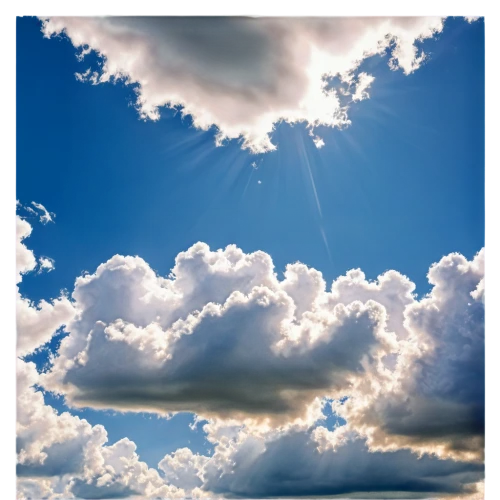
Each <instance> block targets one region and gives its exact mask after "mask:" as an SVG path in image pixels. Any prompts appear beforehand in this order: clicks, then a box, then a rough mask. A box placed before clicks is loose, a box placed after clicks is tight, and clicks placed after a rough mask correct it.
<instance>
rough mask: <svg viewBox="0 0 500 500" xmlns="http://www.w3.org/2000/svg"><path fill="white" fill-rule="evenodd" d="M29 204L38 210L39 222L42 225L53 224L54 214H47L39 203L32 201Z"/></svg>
mask: <svg viewBox="0 0 500 500" xmlns="http://www.w3.org/2000/svg"><path fill="white" fill-rule="evenodd" d="M31 204H32V205H33V206H34V207H35V208H36V209H37V210H38V212H39V214H38V215H39V217H40V222H41V223H42V224H48V223H49V222H54V217H55V214H54V213H52V212H49V211H48V210H47V209H46V208H45V207H44V206H43V205H42V204H41V203H36V202H34V201H32V202H31Z"/></svg>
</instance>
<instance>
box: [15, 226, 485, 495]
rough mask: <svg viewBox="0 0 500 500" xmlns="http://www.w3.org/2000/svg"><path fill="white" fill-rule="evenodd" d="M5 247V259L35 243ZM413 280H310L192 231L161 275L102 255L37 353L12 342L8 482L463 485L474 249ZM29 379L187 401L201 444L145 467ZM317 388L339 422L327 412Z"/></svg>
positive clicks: (468, 480)
mask: <svg viewBox="0 0 500 500" xmlns="http://www.w3.org/2000/svg"><path fill="white" fill-rule="evenodd" d="M25 222H26V221H22V220H21V222H20V224H19V227H20V233H19V234H20V235H26V234H29V232H30V230H31V229H30V227H28V226H29V224H28V226H27V225H26V224H25ZM19 238H20V239H19V242H20V247H19V249H20V250H19V251H20V252H21V255H24V256H25V257H26V256H28V254H29V252H30V250H29V249H28V248H26V247H25V245H24V244H23V239H24V236H22V237H21V236H20V237H19ZM23 262H24V264H23V265H21V266H18V272H19V273H21V276H22V273H23V271H24V270H26V269H30V270H32V269H33V265H34V264H33V262H34V263H35V265H36V259H35V258H34V256H33V259H30V258H29V257H27V258H26V259H25V260H24V261H23ZM429 281H430V283H431V284H432V285H433V289H432V291H431V292H430V293H429V294H428V295H427V296H426V297H424V298H422V299H420V300H417V298H416V296H415V295H414V293H413V292H414V288H415V287H414V284H413V283H412V282H411V281H410V280H409V279H408V278H406V277H405V276H403V275H401V274H400V273H398V272H396V271H387V272H386V273H384V274H382V275H381V276H379V278H378V279H377V280H376V281H367V280H366V278H365V276H364V274H363V273H362V272H361V271H360V270H351V271H349V272H348V273H346V275H345V276H341V277H339V278H338V279H337V280H335V281H334V282H333V284H332V286H331V289H330V290H329V291H327V289H326V283H325V281H324V279H323V277H322V275H321V273H320V272H319V271H316V270H314V269H311V268H308V267H307V266H305V265H303V264H300V263H296V264H291V265H289V266H287V268H286V271H285V273H284V276H283V278H282V279H279V277H278V276H277V274H276V273H275V272H274V267H273V263H272V260H271V258H270V256H269V255H267V254H266V253H264V252H260V251H259V252H255V253H252V254H245V253H244V252H243V251H242V250H240V249H238V248H237V247H235V246H234V245H233V246H229V247H227V248H226V249H225V250H218V251H211V250H210V249H209V247H208V246H207V245H205V244H203V243H197V244H196V245H193V247H191V248H190V249H189V250H187V251H186V252H181V253H180V254H179V255H178V256H177V258H176V261H175V266H174V268H173V269H172V273H171V274H170V276H169V277H168V278H162V277H159V276H157V275H156V274H155V273H154V271H153V270H152V269H151V268H150V267H149V266H148V265H147V264H146V262H145V261H144V260H142V259H140V258H139V257H122V256H114V257H113V258H111V259H110V260H109V261H108V262H106V263H104V264H101V265H100V266H99V267H98V269H97V270H96V272H95V273H93V274H87V275H85V276H81V277H79V278H78V279H77V280H76V283H75V289H74V291H73V294H72V301H73V302H69V299H67V300H68V303H69V304H70V307H71V308H72V319H71V320H69V321H68V330H69V331H70V333H69V335H68V336H67V337H66V338H65V339H63V340H62V342H61V346H60V348H59V353H58V355H59V356H58V357H57V358H56V359H55V360H54V363H53V366H52V369H51V371H50V372H48V373H38V372H37V370H36V367H35V365H34V364H33V363H27V362H25V361H22V360H21V359H19V360H18V365H17V371H18V408H17V418H18V423H17V436H18V438H17V452H18V465H17V473H18V478H19V479H18V496H19V498H22V499H28V498H54V499H55V498H121V497H129V496H130V497H134V496H136V497H144V498H150V497H153V498H154V497H160V498H161V497H163V498H165V497H166V498H184V497H186V495H188V496H191V497H192V498H226V497H244V498H266V497H270V496H274V497H291V496H298V495H301V496H309V497H318V496H322V495H325V496H326V495H330V496H331V495H339V496H341V497H344V498H346V497H349V498H360V497H362V498H388V497H390V498H410V497H411V498H429V497H443V498H446V497H449V496H450V495H452V496H454V497H457V498H461V499H466V498H467V499H470V500H473V499H474V500H477V499H478V498H480V495H481V491H482V489H483V487H484V483H483V478H484V465H483V463H482V458H483V457H482V453H483V447H484V441H483V440H484V420H482V419H484V415H483V413H482V412H483V411H484V372H483V370H484V251H481V252H479V253H478V254H477V255H476V256H475V258H474V259H473V260H471V261H467V259H465V258H464V257H463V256H461V255H459V254H450V255H448V256H446V257H443V259H441V261H440V262H438V263H436V264H434V265H433V266H432V267H431V268H430V271H429ZM26 300H27V299H26ZM42 319H43V318H42V314H40V315H39V316H38V321H40V322H41V323H42V324H43V321H42ZM36 323H37V322H36V321H34V325H36ZM47 331H48V330H47ZM19 335H20V336H21V335H24V333H23V332H22V331H20V333H19ZM28 336H29V333H28ZM123 367H125V369H124V368H123ZM39 387H44V388H46V389H50V390H55V391H57V392H60V393H61V394H63V395H64V396H65V397H66V400H67V402H68V403H69V404H73V405H75V406H77V405H85V404H89V405H91V406H95V407H107V408H115V409H123V410H131V411H139V410H140V411H142V410H143V409H144V408H148V409H150V410H153V411H157V412H160V413H161V412H167V411H178V410H179V409H183V410H187V411H192V412H196V413H198V414H199V417H198V419H199V420H200V419H201V420H203V419H205V420H207V423H206V424H205V425H204V426H203V429H204V431H205V432H206V434H207V439H208V440H209V441H210V442H211V443H212V444H213V445H214V453H213V454H212V455H210V456H203V455H199V454H196V453H193V451H192V450H190V449H188V448H181V449H178V450H176V451H175V452H173V453H171V454H169V455H167V456H165V457H164V458H163V459H162V460H161V461H160V463H159V464H158V469H154V468H151V467H148V465H147V464H145V463H144V462H141V461H140V458H139V456H138V454H137V449H136V445H135V443H133V442H132V441H131V440H129V439H128V438H123V439H121V440H119V441H117V442H116V443H114V444H111V445H108V444H107V433H106V430H105V429H104V428H103V427H102V426H100V425H97V426H92V425H90V424H89V423H88V422H87V421H86V420H84V419H81V418H79V417H78V416H75V415H71V414H70V413H68V412H64V413H58V412H56V411H55V410H54V409H53V408H52V407H50V406H48V405H46V404H45V401H44V395H43V393H42V392H41V391H40V390H39ZM332 400H333V401H332ZM330 404H331V405H332V409H333V410H334V412H335V413H336V415H337V416H341V417H342V418H343V419H345V421H346V422H345V424H344V423H343V424H342V425H340V426H339V424H337V425H336V426H334V427H333V428H332V427H331V426H329V424H327V421H326V416H325V414H324V411H325V407H326V405H330ZM352 464H356V466H355V467H353V465H352Z"/></svg>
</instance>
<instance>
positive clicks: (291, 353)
mask: <svg viewBox="0 0 500 500" xmlns="http://www.w3.org/2000/svg"><path fill="white" fill-rule="evenodd" d="M401 279H403V278H401ZM381 280H382V285H381V288H380V290H379V289H378V288H377V289H376V290H375V291H374V293H373V294H372V295H373V297H376V296H377V295H379V294H382V293H383V291H384V290H385V285H384V283H385V281H386V278H385V277H383V278H381ZM405 286H408V285H406V284H405V282H403V284H402V285H401V287H402V288H403V290H406V288H405ZM73 299H74V306H75V308H76V310H77V317H76V319H75V321H74V322H72V323H71V324H70V325H69V326H68V330H69V331H70V332H71V333H70V335H69V336H67V337H66V338H65V339H63V340H62V342H61V346H60V349H59V354H60V356H59V357H58V358H56V359H55V361H54V368H53V369H52V371H51V372H50V373H48V374H46V375H44V380H45V382H44V384H45V385H46V387H47V388H50V389H51V390H56V391H59V392H61V393H63V394H65V395H66V397H67V400H68V401H69V402H70V404H73V405H76V406H86V405H89V406H93V407H97V408H99V407H102V408H119V409H122V410H131V411H157V412H160V413H166V412H172V411H194V412H197V413H201V414H203V415H205V414H210V415H211V414H216V415H246V416H247V417H249V416H252V417H254V418H255V419H259V420H262V419H267V418H271V419H277V420H283V419H284V420H290V419H295V418H298V417H300V416H303V415H304V412H306V411H307V407H308V406H309V405H310V404H311V403H312V402H313V400H314V399H315V398H316V397H317V396H323V395H325V393H328V394H331V395H335V394H337V393H338V394H339V395H340V396H342V395H344V394H345V393H346V391H348V390H349V387H350V386H351V385H352V383H353V382H354V380H355V379H357V378H359V377H363V375H364V374H365V373H367V372H368V371H369V370H371V369H372V367H373V366H375V365H377V364H378V363H380V362H381V359H382V358H383V357H384V356H386V355H388V354H390V353H391V352H395V351H396V350H397V348H398V345H397V341H396V336H395V335H394V334H392V333H390V332H388V331H387V330H386V328H385V324H386V320H387V317H386V310H385V308H384V307H383V306H382V305H380V304H379V303H377V302H374V300H369V299H368V298H366V300H365V301H364V302H365V303H362V302H359V301H352V300H349V302H346V303H345V304H344V303H339V302H340V301H339V300H338V299H337V298H336V297H335V296H333V295H332V294H329V293H327V292H326V291H325V282H324V280H323V279H322V277H321V274H320V273H319V272H318V271H315V270H313V269H308V268H307V267H306V266H304V265H302V264H293V265H290V266H288V267H287V270H286V273H285V279H284V280H282V281H279V280H278V279H277V277H276V276H275V274H274V272H273V266H272V261H271V258H270V257H269V256H268V255H267V254H265V253H263V252H255V253H253V254H244V253H243V252H242V251H241V250H240V249H238V248H236V247H234V246H229V247H227V248H226V249H225V250H224V251H222V250H219V251H217V252H212V251H210V250H209V248H208V247H207V245H204V244H201V243H198V244H196V245H194V246H193V247H192V248H190V249H189V250H188V251H187V252H183V253H181V254H179V256H178V257H177V259H176V265H175V267H174V269H173V273H172V276H171V277H170V278H169V279H164V278H161V277H157V276H156V275H155V273H154V272H153V271H152V270H151V268H150V267H149V266H148V265H147V264H146V263H145V262H144V261H143V260H142V259H140V258H138V257H135V258H133V257H121V256H115V257H113V258H112V259H110V260H109V261H108V262H106V263H105V264H102V265H101V266H99V268H98V269H97V271H96V273H95V274H92V275H87V276H85V277H81V278H78V279H77V281H76V286H75V290H74V292H73ZM396 306H397V305H395V306H394V307H396ZM215 360H216V361H215Z"/></svg>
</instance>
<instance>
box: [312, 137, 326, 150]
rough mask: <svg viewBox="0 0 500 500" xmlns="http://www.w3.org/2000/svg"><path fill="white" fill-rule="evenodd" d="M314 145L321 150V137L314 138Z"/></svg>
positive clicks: (322, 141)
mask: <svg viewBox="0 0 500 500" xmlns="http://www.w3.org/2000/svg"><path fill="white" fill-rule="evenodd" d="M313 142H314V145H315V146H316V147H317V148H318V149H321V148H322V147H323V146H324V145H325V141H324V140H323V139H322V138H321V137H318V136H316V137H314V138H313Z"/></svg>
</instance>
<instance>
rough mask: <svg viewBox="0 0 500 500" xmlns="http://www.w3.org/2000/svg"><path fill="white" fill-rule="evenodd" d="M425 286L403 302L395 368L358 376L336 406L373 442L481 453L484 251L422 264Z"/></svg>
mask: <svg viewBox="0 0 500 500" xmlns="http://www.w3.org/2000/svg"><path fill="white" fill-rule="evenodd" d="M428 277H429V281H430V283H431V284H432V285H433V289H432V291H431V293H430V294H429V295H428V296H427V297H425V298H423V299H422V300H421V301H419V302H414V303H412V304H410V305H409V306H408V307H407V308H406V309H405V313H404V316H405V323H404V326H405V328H406V329H407V330H408V332H409V333H410V335H409V337H408V338H407V340H406V341H405V342H402V343H401V347H400V352H399V356H398V358H397V364H396V368H395V370H394V371H393V372H392V373H391V374H390V375H389V376H386V377H385V378H380V377H372V378H367V379H366V380H363V382H362V383H360V384H359V386H358V387H357V388H356V389H354V390H353V391H352V393H351V395H350V396H351V397H350V398H349V400H348V401H347V402H346V403H345V404H343V405H342V406H339V407H338V408H337V411H338V412H339V414H340V415H341V416H342V417H344V418H345V419H347V421H348V425H349V426H350V427H351V428H352V429H355V430H356V431H357V432H360V433H361V434H363V435H364V436H366V437H367V439H368V443H369V445H370V447H371V448H372V449H380V450H394V449H399V448H410V449H412V450H413V451H415V452H419V453H425V452H427V453H435V454H437V455H439V456H442V457H454V458H460V459H465V460H481V459H482V458H483V456H484V397H485V396H484V387H485V386H484V376H485V374H484V250H483V251H481V252H479V253H478V254H477V255H476V256H475V258H474V259H473V260H472V261H467V260H466V259H465V258H464V257H463V256H462V255H460V254H450V255H448V256H446V257H443V258H442V259H441V261H440V262H439V263H437V264H434V265H433V266H432V267H431V269H430V271H429V275H428Z"/></svg>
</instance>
